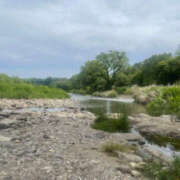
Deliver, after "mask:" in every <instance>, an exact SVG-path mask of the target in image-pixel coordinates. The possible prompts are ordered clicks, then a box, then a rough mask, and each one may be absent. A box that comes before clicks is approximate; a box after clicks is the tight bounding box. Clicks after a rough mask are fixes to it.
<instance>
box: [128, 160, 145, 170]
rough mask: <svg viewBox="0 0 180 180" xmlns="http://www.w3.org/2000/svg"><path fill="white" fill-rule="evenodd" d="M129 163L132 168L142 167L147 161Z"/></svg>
mask: <svg viewBox="0 0 180 180" xmlns="http://www.w3.org/2000/svg"><path fill="white" fill-rule="evenodd" d="M129 165H130V167H131V168H132V169H142V168H143V166H144V165H145V163H144V162H139V163H136V162H130V163H129Z"/></svg>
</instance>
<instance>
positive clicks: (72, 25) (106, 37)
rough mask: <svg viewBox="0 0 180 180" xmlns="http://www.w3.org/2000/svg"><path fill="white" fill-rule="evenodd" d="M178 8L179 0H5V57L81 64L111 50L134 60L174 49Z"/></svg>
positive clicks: (1, 52) (0, 11)
mask: <svg viewBox="0 0 180 180" xmlns="http://www.w3.org/2000/svg"><path fill="white" fill-rule="evenodd" d="M179 11H180V1H178V0H158V1H157V0H151V1H147V0H133V1H132V0H119V1H108V0H98V1H96V0H76V1H65V0H55V1H50V0H48V1H44V0H36V1H35V0H31V1H24V0H16V2H15V1H12V0H1V2H0V20H1V25H0V26H1V28H0V38H1V41H0V61H1V58H3V59H5V58H7V59H8V61H9V62H10V61H11V62H14V61H17V59H18V61H19V62H20V61H21V62H22V63H27V62H29V63H33V61H36V62H34V63H37V61H38V62H47V61H48V60H50V61H54V62H55V63H61V62H64V61H65V62H69V63H72V64H73V62H74V63H77V61H78V59H79V62H80V64H81V63H82V59H84V61H85V60H87V59H89V58H94V56H95V55H96V53H98V52H100V51H106V50H110V49H118V50H123V51H127V52H128V53H129V54H130V55H131V57H133V59H135V60H138V59H137V57H138V58H139V57H141V59H142V58H144V57H147V56H149V55H150V54H151V53H152V52H153V53H160V52H163V51H173V50H175V48H176V47H177V45H178V44H179V43H180V40H179V39H178V37H179V36H180V15H178V13H177V12H179ZM58 59H60V60H58ZM69 71H70V70H69Z"/></svg>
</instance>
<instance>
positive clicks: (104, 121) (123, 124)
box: [91, 114, 130, 132]
mask: <svg viewBox="0 0 180 180" xmlns="http://www.w3.org/2000/svg"><path fill="white" fill-rule="evenodd" d="M91 127H92V128H94V129H98V130H103V131H107V132H128V131H129V130H130V123H129V120H128V117H127V115H125V114H123V115H119V117H118V118H117V119H116V118H109V117H107V116H106V115H104V114H101V115H99V116H98V117H97V118H96V119H95V121H94V123H93V124H92V125H91Z"/></svg>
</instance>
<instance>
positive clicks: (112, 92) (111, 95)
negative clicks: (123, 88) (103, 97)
mask: <svg viewBox="0 0 180 180" xmlns="http://www.w3.org/2000/svg"><path fill="white" fill-rule="evenodd" d="M117 96H118V94H117V92H116V91H114V90H112V91H111V92H110V93H109V94H107V97H110V98H115V97H117Z"/></svg>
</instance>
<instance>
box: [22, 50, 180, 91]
mask: <svg viewBox="0 0 180 180" xmlns="http://www.w3.org/2000/svg"><path fill="white" fill-rule="evenodd" d="M26 81H28V82H31V83H33V84H41V85H48V86H51V87H58V88H62V89H64V90H67V91H72V90H74V91H79V92H84V93H93V92H96V91H105V90H109V89H114V88H118V87H124V86H131V85H134V84H137V85H139V86H147V85H151V84H158V85H167V84H174V83H179V81H180V55H178V54H177V55H176V56H173V55H172V54H171V53H163V54H158V55H152V56H151V57H150V58H148V59H145V60H144V61H142V62H140V63H136V64H134V65H130V64H129V60H128V58H127V56H126V53H125V52H118V51H109V52H108V53H100V54H99V55H97V57H96V58H95V60H91V61H87V62H86V63H85V64H84V65H83V66H82V67H81V70H80V72H79V73H78V74H76V75H73V76H72V77H71V78H70V79H66V78H47V79H28V80H26Z"/></svg>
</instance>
